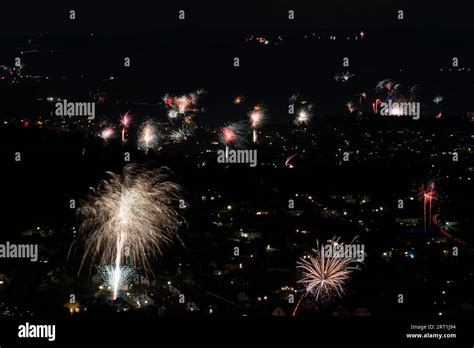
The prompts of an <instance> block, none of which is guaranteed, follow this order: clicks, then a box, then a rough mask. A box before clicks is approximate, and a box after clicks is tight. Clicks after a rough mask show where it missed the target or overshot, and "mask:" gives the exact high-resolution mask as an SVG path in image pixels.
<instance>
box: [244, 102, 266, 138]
mask: <svg viewBox="0 0 474 348" xmlns="http://www.w3.org/2000/svg"><path fill="white" fill-rule="evenodd" d="M248 117H249V123H250V127H251V128H252V141H253V142H254V143H256V142H257V129H259V128H260V127H262V125H263V124H264V123H265V122H266V118H267V112H266V109H265V108H264V107H263V106H262V105H257V106H255V107H254V108H253V109H252V110H250V111H249V113H248Z"/></svg>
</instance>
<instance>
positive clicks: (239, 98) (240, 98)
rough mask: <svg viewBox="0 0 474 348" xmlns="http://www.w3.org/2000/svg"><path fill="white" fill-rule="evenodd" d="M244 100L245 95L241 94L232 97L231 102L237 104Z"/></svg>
mask: <svg viewBox="0 0 474 348" xmlns="http://www.w3.org/2000/svg"><path fill="white" fill-rule="evenodd" d="M244 101H245V96H243V95H238V96H237V97H235V98H234V101H233V103H234V104H235V105H239V104H242V103H243V102H244Z"/></svg>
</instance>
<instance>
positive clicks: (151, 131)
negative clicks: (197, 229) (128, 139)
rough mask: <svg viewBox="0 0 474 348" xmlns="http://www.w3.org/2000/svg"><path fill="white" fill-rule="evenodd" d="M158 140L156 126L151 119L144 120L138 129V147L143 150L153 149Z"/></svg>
mask: <svg viewBox="0 0 474 348" xmlns="http://www.w3.org/2000/svg"><path fill="white" fill-rule="evenodd" d="M159 140H160V134H159V132H158V127H157V125H156V124H155V122H153V121H150V120H148V121H145V122H144V123H143V125H142V126H141V127H140V130H139V131H138V148H139V149H140V150H143V151H145V152H148V150H150V149H154V148H155V147H156V146H157V145H158V142H159Z"/></svg>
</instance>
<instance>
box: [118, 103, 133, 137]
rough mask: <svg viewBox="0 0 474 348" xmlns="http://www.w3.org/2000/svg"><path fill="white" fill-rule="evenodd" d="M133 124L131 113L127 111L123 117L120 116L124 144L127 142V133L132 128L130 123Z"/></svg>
mask: <svg viewBox="0 0 474 348" xmlns="http://www.w3.org/2000/svg"><path fill="white" fill-rule="evenodd" d="M131 122H132V116H131V115H130V112H129V111H127V112H126V113H124V114H123V115H122V116H120V125H121V126H122V131H121V133H122V143H124V142H125V133H126V131H127V129H128V127H129V126H130V123H131Z"/></svg>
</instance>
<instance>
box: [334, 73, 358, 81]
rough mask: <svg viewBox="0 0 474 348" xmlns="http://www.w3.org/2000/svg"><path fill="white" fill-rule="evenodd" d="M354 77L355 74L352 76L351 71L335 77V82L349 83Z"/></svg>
mask: <svg viewBox="0 0 474 348" xmlns="http://www.w3.org/2000/svg"><path fill="white" fill-rule="evenodd" d="M354 76H355V75H354V74H351V73H350V72H349V71H346V72H342V73H339V74H336V75H334V80H336V81H337V82H347V81H349V80H350V79H351V78H352V77H354Z"/></svg>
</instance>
